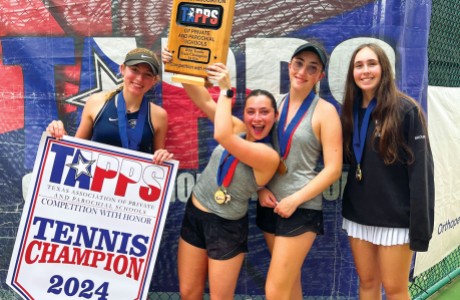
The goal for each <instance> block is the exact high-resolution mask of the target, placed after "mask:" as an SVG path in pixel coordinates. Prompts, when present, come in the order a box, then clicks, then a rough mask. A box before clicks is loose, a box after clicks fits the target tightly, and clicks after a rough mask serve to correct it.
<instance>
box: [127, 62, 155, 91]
mask: <svg viewBox="0 0 460 300" xmlns="http://www.w3.org/2000/svg"><path fill="white" fill-rule="evenodd" d="M120 72H121V74H122V75H123V81H124V89H125V90H126V91H127V92H129V93H131V94H133V96H137V97H142V96H144V94H145V93H147V92H148V90H150V89H151V88H152V87H153V86H154V85H155V83H157V81H158V75H155V74H154V73H153V72H152V69H151V68H150V66H149V65H148V64H147V63H140V64H137V65H133V66H126V65H121V67H120Z"/></svg>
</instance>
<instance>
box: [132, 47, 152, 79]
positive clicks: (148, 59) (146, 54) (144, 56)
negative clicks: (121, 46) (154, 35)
mask: <svg viewBox="0 0 460 300" xmlns="http://www.w3.org/2000/svg"><path fill="white" fill-rule="evenodd" d="M142 63H146V64H148V65H149V66H150V68H151V69H152V72H153V74H155V75H157V74H159V70H160V62H159V61H158V59H157V56H156V55H155V53H154V52H153V51H151V50H149V49H146V48H136V49H133V50H131V51H129V52H128V53H127V54H126V57H125V62H124V64H125V65H127V66H134V65H137V64H142Z"/></svg>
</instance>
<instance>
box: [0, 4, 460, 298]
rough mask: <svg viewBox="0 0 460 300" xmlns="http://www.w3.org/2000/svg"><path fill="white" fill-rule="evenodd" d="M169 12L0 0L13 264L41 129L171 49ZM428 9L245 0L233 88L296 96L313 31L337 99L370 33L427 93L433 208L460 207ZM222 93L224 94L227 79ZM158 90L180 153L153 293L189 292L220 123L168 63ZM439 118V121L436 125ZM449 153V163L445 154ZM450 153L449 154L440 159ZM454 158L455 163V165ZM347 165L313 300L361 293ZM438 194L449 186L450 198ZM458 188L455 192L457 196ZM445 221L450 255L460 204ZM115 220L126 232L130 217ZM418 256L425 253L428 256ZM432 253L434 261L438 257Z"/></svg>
mask: <svg viewBox="0 0 460 300" xmlns="http://www.w3.org/2000/svg"><path fill="white" fill-rule="evenodd" d="M222 1H224V2H225V0H222ZM4 2H5V1H4ZM189 2H193V1H189ZM227 2H228V1H227ZM170 16H171V1H163V0H162V1H160V0H148V1H139V0H133V1H126V0H120V1H111V0H79V1H75V0H68V1H41V0H30V1H26V2H25V1H10V2H8V3H2V5H1V6H0V20H1V21H0V23H1V25H0V58H1V59H0V80H1V82H2V84H1V85H0V107H1V109H0V189H1V190H2V196H1V197H2V198H1V202H0V209H1V211H0V221H1V222H0V223H1V225H0V238H2V243H0V252H1V253H7V254H6V255H2V256H1V257H0V269H2V270H6V269H7V268H8V265H9V263H10V254H11V253H12V250H13V246H14V245H13V243H14V238H15V236H16V231H18V224H19V219H20V217H21V208H22V205H23V196H22V189H23V178H25V175H27V174H29V173H30V172H31V171H32V168H33V166H34V161H35V155H36V151H37V148H38V146H39V143H40V139H41V133H42V132H43V130H44V129H45V128H46V126H47V125H48V124H49V122H50V121H51V120H54V119H61V120H62V121H64V123H65V125H66V129H67V132H68V133H69V134H70V135H73V134H74V133H75V131H76V128H77V127H78V124H79V121H80V115H81V110H82V108H83V106H84V104H85V101H86V99H87V98H88V96H89V95H90V94H92V93H95V92H99V91H102V90H110V89H113V88H114V87H115V86H116V85H118V84H119V83H120V80H121V79H120V77H119V76H118V73H119V65H120V64H121V63H122V62H123V58H124V55H125V54H126V53H127V52H128V51H129V50H131V49H133V48H135V47H146V48H150V49H153V50H154V51H155V52H156V53H157V54H160V52H161V48H162V47H163V46H166V45H167V36H168V30H169V25H170V24H169V23H170ZM430 16H431V1H430V0H427V1H419V0H385V1H383V0H356V1H344V0H321V1H319V0H318V1H304V0H294V1H285V0H266V1H263V5H262V2H261V1H260V0H247V1H236V2H235V15H234V18H233V25H232V34H231V37H230V47H229V52H228V56H227V57H228V60H227V64H228V67H229V70H230V73H231V74H232V86H233V87H234V88H235V89H236V97H235V105H234V108H233V112H234V114H235V115H237V116H241V115H242V111H243V103H244V97H245V95H246V94H247V92H248V91H250V90H252V89H255V88H260V89H267V90H269V91H271V92H273V93H274V94H275V95H276V96H280V95H281V94H284V93H286V92H287V91H288V88H289V78H288V72H287V65H288V62H289V60H290V55H291V54H292V51H293V50H294V49H295V48H296V47H297V46H299V45H300V44H301V43H304V42H306V41H316V42H318V43H320V44H322V45H323V46H324V47H325V49H326V51H327V53H328V55H329V58H330V59H329V65H328V67H327V70H326V71H327V76H326V77H325V78H324V79H323V80H322V81H321V82H320V85H319V94H320V96H321V97H322V98H324V99H326V100H328V101H330V102H331V103H333V104H334V105H335V106H336V107H337V109H340V105H341V102H342V95H343V88H344V78H345V73H346V71H347V67H348V60H349V58H350V55H351V53H352V51H353V50H354V47H356V46H357V45H358V44H359V43H364V42H378V43H380V44H381V45H382V46H383V47H384V49H385V51H387V53H388V54H389V56H390V57H391V60H392V64H393V65H394V71H395V77H396V80H397V84H398V86H399V87H400V89H401V90H403V91H404V92H406V93H408V94H409V95H411V96H412V97H413V98H414V99H416V100H417V101H419V102H420V103H422V106H423V107H424V109H425V110H426V111H427V114H428V126H429V127H430V137H431V142H432V147H433V153H434V154H435V172H436V176H438V175H439V174H440V173H438V172H441V171H442V174H440V175H441V176H444V177H443V178H442V181H441V180H440V179H439V178H437V179H436V193H437V194H436V196H437V199H436V201H437V204H436V210H437V212H438V211H440V210H439V209H438V207H441V206H443V205H444V203H443V202H439V204H438V201H440V200H441V199H442V198H444V199H445V200H446V201H449V203H451V207H452V206H454V205H456V206H457V207H458V199H459V197H458V190H459V189H458V184H457V182H456V177H455V176H448V175H446V174H456V171H455V170H456V169H455V166H457V165H458V150H457V148H456V147H455V146H454V147H446V146H445V144H440V145H439V146H437V145H435V144H436V143H439V142H440V141H441V140H440V139H438V138H435V137H432V136H431V135H432V132H433V133H434V134H436V135H438V136H439V133H441V132H442V133H443V134H445V135H446V140H443V142H448V143H447V144H448V145H449V146H450V145H453V144H452V140H454V139H455V137H454V136H455V131H454V130H452V128H455V126H456V125H455V124H457V123H455V121H452V122H448V118H447V116H453V115H454V114H455V112H457V111H460V109H459V108H458V104H457V103H458V101H457V99H458V97H456V96H455V95H454V96H453V97H454V98H448V97H452V96H451V94H441V93H433V95H431V96H430V99H429V105H428V104H427V103H428V102H427V87H428V56H427V47H428V37H429V28H430ZM211 92H212V93H213V95H217V93H218V88H215V89H211ZM148 97H149V100H151V101H152V102H155V103H156V104H158V105H160V106H162V107H163V108H165V109H166V111H167V112H168V133H167V140H166V148H167V149H168V150H169V151H170V152H172V153H174V157H175V159H177V160H178V161H180V170H179V171H178V174H177V180H176V181H175V183H174V188H173V189H172V191H171V198H170V199H171V203H170V204H169V210H168V216H167V218H166V224H165V226H164V230H163V238H162V241H161V243H160V245H159V251H158V259H157V260H156V267H155V270H154V274H153V276H152V277H153V278H154V280H152V281H151V282H150V291H154V292H156V293H165V294H167V295H171V296H170V298H171V299H172V298H174V297H175V296H177V293H178V291H179V286H178V278H177V241H178V238H179V232H180V226H181V220H182V217H183V212H184V208H185V202H186V201H187V199H188V198H189V196H190V193H191V190H192V188H193V186H194V184H195V182H196V180H197V178H198V176H199V175H200V172H201V170H203V168H204V167H205V165H206V164H207V162H208V159H209V156H210V153H211V151H212V149H213V148H214V146H215V145H216V143H215V141H214V140H213V139H212V130H213V127H212V124H210V122H209V121H208V119H207V118H206V116H205V115H204V114H203V113H202V112H201V111H200V110H199V109H198V108H196V107H195V106H194V104H193V103H192V102H191V101H188V98H187V95H186V93H185V91H184V90H183V89H182V87H181V86H180V84H177V83H174V82H172V80H171V73H164V72H163V74H162V83H161V84H159V85H157V86H156V87H155V88H154V89H153V90H152V91H151V92H150V93H149V94H148ZM455 97H456V98H455ZM433 103H434V104H436V105H437V103H439V104H440V103H442V105H437V106H436V107H434V106H433V108H436V111H434V110H431V108H430V106H431V105H432V104H433ZM432 113H436V115H438V116H443V117H442V118H445V120H444V122H434V123H433V124H432V122H433V121H434V120H436V118H435V116H434V115H433V117H432V116H431V114H432ZM452 120H457V119H455V118H452ZM433 126H436V131H431V130H432V129H434V128H432V127H433ZM448 134H451V135H449V136H447V135H448ZM447 144H446V145H447ZM437 149H442V150H439V151H442V155H440V154H438V155H436V153H440V152H436V151H437ZM446 158H449V162H448V163H444V162H442V160H443V159H446ZM440 161H441V162H442V163H443V164H442V166H440V167H438V164H439V162H440ZM444 166H450V167H452V169H449V171H447V170H448V169H447V167H444ZM444 172H445V173H444ZM448 172H452V173H448ZM346 175H347V174H346V170H344V173H343V176H342V178H341V179H340V180H339V181H337V182H336V183H335V184H334V185H332V186H331V187H330V188H328V189H327V190H326V191H325V192H324V193H323V198H324V200H325V201H324V203H323V211H324V225H325V234H324V235H323V236H319V237H318V238H317V239H316V241H315V244H314V245H313V247H312V250H311V251H310V253H309V255H308V258H307V259H306V260H305V264H304V266H303V268H302V280H303V281H302V282H303V292H304V295H305V296H308V297H314V298H315V299H357V298H358V279H357V275H356V271H355V265H354V261H353V257H352V255H351V251H350V249H349V244H348V240H347V237H346V235H345V233H344V232H343V231H342V230H341V221H342V219H341V199H342V191H343V188H344V185H345V183H346ZM69 180H70V179H69ZM171 181H172V180H171ZM440 183H441V184H442V186H439V184H440ZM440 191H443V192H442V193H443V194H442V195H444V196H439V195H440V194H438V193H439V192H440ZM454 194H455V195H457V196H455V197H454V196H451V195H454ZM64 195H65V194H64ZM27 201H28V202H26V204H25V206H24V211H25V213H26V214H27V213H28V210H29V209H30V208H29V206H28V205H30V204H29V201H30V200H27ZM18 208H19V209H18ZM53 209H55V210H59V211H61V210H63V209H62V208H59V207H57V208H53ZM452 211H453V210H452ZM437 212H436V213H437ZM1 213H3V214H1ZM59 216H60V214H56V215H54V218H49V219H50V220H53V222H55V224H56V222H57V221H59V222H64V221H65V222H69V221H68V220H62V219H60V218H59ZM249 218H250V229H249V234H250V236H249V253H248V255H247V259H246V260H245V263H244V265H243V268H242V271H241V275H240V277H239V281H238V285H237V288H236V292H237V294H240V295H256V296H258V295H263V294H264V284H265V277H266V274H267V270H268V264H269V261H270V255H269V253H268V250H267V247H266V245H265V241H264V239H263V235H262V233H261V232H260V230H258V229H257V228H256V226H255V221H254V218H255V199H253V201H251V203H250V211H249ZM436 218H437V220H436V225H435V227H436V228H435V230H440V232H442V234H439V240H438V237H436V240H435V242H436V243H437V244H438V243H439V251H440V252H439V254H438V255H437V256H436V257H444V256H445V255H447V254H448V251H451V250H450V249H449V247H444V246H441V244H446V243H447V242H448V241H449V240H453V239H451V235H450V234H451V233H456V232H457V230H458V228H459V226H458V225H457V226H456V227H455V228H452V227H453V225H454V224H457V221H456V220H458V213H451V214H449V215H446V216H445V217H438V216H437V217H436ZM77 221H81V220H76V221H75V222H73V223H72V224H74V226H77V225H78V224H79V222H77ZM454 222H455V223H454ZM40 224H48V223H47V222H45V221H38V219H37V221H36V224H35V225H33V224H32V225H33V226H32V225H30V224H29V225H30V226H29V227H31V228H35V227H37V226H38V227H39V225H40ZM139 225H142V224H139ZM23 228H24V227H23V225H22V224H21V227H19V231H18V233H19V234H20V235H24V234H25V232H23V231H24V229H23ZM118 229H119V230H120V232H123V233H125V231H123V230H122V228H121V227H119V228H118ZM34 234H36V233H34ZM120 234H121V233H120ZM435 234H436V233H435ZM24 242H25V241H24ZM41 242H42V243H52V242H49V241H41ZM457 245H458V242H457ZM23 246H25V244H24V245H23ZM432 247H433V245H431V246H430V251H431V249H432ZM435 248H438V246H436V247H435ZM15 255H16V256H14V255H13V258H14V259H15V260H18V259H19V258H20V257H17V254H15ZM421 257H422V255H418V256H417V260H418V259H419V258H421ZM430 257H431V256H430ZM430 257H427V261H426V263H424V265H423V269H426V268H428V267H429V266H432V265H434V264H435V263H436V262H435V260H430ZM436 260H437V259H436ZM37 265H38V264H37ZM53 265H56V266H58V264H53ZM21 267H24V264H21ZM93 269H95V270H96V268H93ZM5 273H6V272H3V273H2V272H0V279H2V280H1V281H0V288H1V289H2V290H3V291H7V290H8V291H9V290H10V288H9V287H8V286H6V284H5V280H4V279H5V277H6V274H5ZM75 274H79V273H75ZM15 276H16V274H15ZM13 278H15V277H12V278H10V279H13ZM102 278H103V277H102ZM48 279H49V278H48ZM63 279H64V278H63ZM66 279H67V278H66ZM67 280H68V279H67ZM104 281H105V279H104ZM8 282H12V280H8ZM94 282H95V283H96V281H94ZM47 284H48V287H49V283H47ZM101 284H102V283H101ZM69 285H70V283H69ZM99 286H100V284H99ZM14 289H16V287H15V288H14ZM0 296H1V295H0ZM160 296H162V295H160ZM165 298H168V297H165ZM45 299H50V298H48V297H47V298H45Z"/></svg>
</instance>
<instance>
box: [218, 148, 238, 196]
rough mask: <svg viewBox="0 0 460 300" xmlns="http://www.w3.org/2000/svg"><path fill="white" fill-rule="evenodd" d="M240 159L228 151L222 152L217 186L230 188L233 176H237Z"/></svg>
mask: <svg viewBox="0 0 460 300" xmlns="http://www.w3.org/2000/svg"><path fill="white" fill-rule="evenodd" d="M238 161H239V160H238V159H236V157H234V156H233V155H231V154H230V153H228V151H227V150H224V152H222V156H221V157H220V162H219V168H218V169H217V185H218V186H224V187H228V186H229V185H230V183H231V182H232V179H233V175H234V174H235V170H236V166H237V165H238Z"/></svg>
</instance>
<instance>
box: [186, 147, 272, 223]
mask: <svg viewBox="0 0 460 300" xmlns="http://www.w3.org/2000/svg"><path fill="white" fill-rule="evenodd" d="M266 145H269V146H270V147H271V145H270V144H266ZM223 151H224V148H223V147H222V146H221V145H218V146H217V147H216V148H215V149H214V151H213V152H212V154H211V158H210V159H209V162H208V165H207V166H206V168H205V169H204V170H203V173H202V174H201V175H200V177H199V178H198V181H197V183H196V185H195V186H194V188H193V191H192V192H193V195H194V196H195V198H196V199H197V200H198V201H199V202H200V203H201V204H202V205H203V206H204V207H205V208H207V209H208V210H209V211H210V212H212V213H214V214H216V215H218V216H219V217H222V218H224V219H227V220H238V219H241V218H242V217H244V216H245V215H246V213H247V211H248V202H249V200H250V198H251V196H252V194H253V193H255V192H257V189H258V186H257V183H256V179H255V177H254V172H253V170H252V168H251V167H249V166H248V165H245V164H243V163H242V162H238V165H237V167H236V170H235V173H234V175H233V179H232V182H231V183H230V185H229V186H228V187H227V192H228V193H229V194H230V195H231V197H232V200H231V201H230V202H228V203H226V204H218V203H217V202H216V201H215V200H214V193H215V192H216V191H217V189H218V188H219V187H218V186H217V170H218V167H219V163H220V158H221V156H222V152H223Z"/></svg>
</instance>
